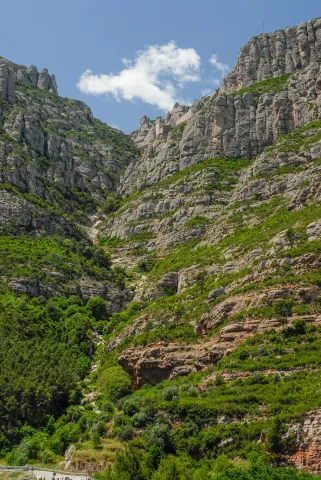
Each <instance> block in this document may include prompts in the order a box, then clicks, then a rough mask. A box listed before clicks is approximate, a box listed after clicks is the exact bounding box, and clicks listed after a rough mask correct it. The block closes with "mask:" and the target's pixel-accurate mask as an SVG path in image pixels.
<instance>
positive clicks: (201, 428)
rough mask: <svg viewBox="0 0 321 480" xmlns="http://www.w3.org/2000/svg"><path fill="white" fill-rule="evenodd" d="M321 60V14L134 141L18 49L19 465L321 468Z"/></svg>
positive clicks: (8, 335) (6, 332) (4, 184)
mask: <svg viewBox="0 0 321 480" xmlns="http://www.w3.org/2000/svg"><path fill="white" fill-rule="evenodd" d="M320 60H321V19H315V20H312V21H310V22H306V23H302V24H300V25H299V26H298V27H290V28H287V29H286V30H281V31H278V32H275V33H272V34H261V35H259V36H257V37H255V38H253V39H251V40H249V42H248V43H247V44H246V45H245V46H244V47H242V48H241V51H240V54H239V57H238V61H237V65H236V67H235V68H234V70H233V71H232V72H231V73H230V74H229V75H228V76H227V77H226V78H225V80H224V81H223V85H222V87H221V88H220V89H218V90H216V91H215V92H213V94H212V95H211V96H210V97H203V98H201V99H200V100H199V101H198V100H195V101H194V102H193V104H192V105H191V106H180V105H178V104H175V105H174V107H173V110H172V111H171V112H169V113H168V114H167V115H166V118H165V119H163V118H161V117H158V118H157V119H156V120H150V119H149V118H148V117H146V116H143V117H142V118H141V120H140V126H139V128H138V129H137V130H136V131H134V132H133V133H132V134H131V135H130V136H126V135H124V134H122V133H121V132H119V131H118V130H115V129H112V128H111V127H108V126H106V125H104V124H103V123H101V122H100V121H98V120H97V119H94V118H93V116H92V114H91V112H90V110H89V108H88V107H87V106H86V105H84V104H83V103H82V102H79V101H74V100H68V99H65V98H62V97H59V96H58V94H57V86H56V80H55V77H54V76H52V75H51V76H50V75H49V74H48V71H47V70H44V71H43V72H41V73H38V72H37V69H36V68H35V67H33V66H32V67H30V68H26V67H22V66H19V65H15V64H13V63H10V62H8V61H7V60H4V59H2V58H1V59H0V98H1V101H0V114H1V116H0V125H1V130H0V163H1V168H0V175H1V177H0V178H1V184H0V185H1V189H0V195H1V202H0V218H1V237H0V241H1V245H2V248H1V249H0V255H1V262H0V265H1V267H0V269H1V285H0V287H1V289H0V293H1V295H0V302H1V309H2V312H3V313H2V318H1V320H0V328H1V337H0V338H1V340H0V342H1V349H0V364H1V371H0V385H1V388H0V395H1V396H2V398H1V404H0V405H1V406H0V418H1V422H0V425H1V427H0V450H1V452H2V455H3V457H4V458H5V459H6V461H7V462H9V463H10V464H25V463H30V462H35V463H40V462H41V463H43V464H58V463H59V462H64V463H63V466H64V468H66V469H73V470H75V469H78V470H79V471H86V472H87V473H88V474H91V473H93V472H101V474H102V478H103V479H106V480H109V479H115V480H117V479H123V478H126V479H127V478H128V479H131V478H135V479H137V478H139V479H149V478H153V479H154V480H155V479H156V480H157V479H174V478H177V479H191V480H192V479H193V480H196V479H200V478H202V479H203V478H218V479H221V480H225V479H233V478H244V479H250V478H251V479H254V478H255V479H262V478H275V479H279V478H280V479H281V478H282V479H288V478H289V479H306V478H313V477H312V476H310V474H308V473H300V471H301V470H307V471H308V472H310V473H311V474H315V475H317V474H320V473H321V462H320V454H321V447H320V445H321V436H320V426H321V391H320V384H321V369H320V358H321V357H320V354H321V327H320V322H321V207H320V198H321V161H320V159H321V111H320V105H321V103H320V101H321V62H320ZM63 455H65V457H63ZM60 466H62V465H60ZM106 468H107V470H106ZM294 468H295V469H296V470H295V469H294ZM102 472H105V473H102Z"/></svg>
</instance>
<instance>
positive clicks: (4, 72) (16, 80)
mask: <svg viewBox="0 0 321 480" xmlns="http://www.w3.org/2000/svg"><path fill="white" fill-rule="evenodd" d="M20 85H21V86H23V87H27V88H32V89H37V88H38V89H39V90H44V91H47V92H50V93H53V94H55V95H58V89H57V83H56V77H55V75H50V74H49V73H48V70H47V69H46V68H45V69H43V70H42V72H40V73H39V72H38V70H37V68H36V67H35V66H34V65H31V66H30V67H29V68H27V67H24V66H22V65H16V64H14V63H12V62H9V61H8V60H6V59H5V58H3V57H0V98H2V99H3V100H6V101H8V102H10V103H14V102H15V90H16V87H17V86H20Z"/></svg>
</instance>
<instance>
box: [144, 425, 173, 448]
mask: <svg viewBox="0 0 321 480" xmlns="http://www.w3.org/2000/svg"><path fill="white" fill-rule="evenodd" d="M146 444H147V446H148V447H152V446H153V445H157V446H158V447H160V448H161V449H162V450H164V451H165V452H172V451H173V450H174V447H173V441H172V432H171V428H170V427H169V425H166V424H163V423H162V424H158V425H154V426H152V427H150V428H149V430H148V431H147V432H146Z"/></svg>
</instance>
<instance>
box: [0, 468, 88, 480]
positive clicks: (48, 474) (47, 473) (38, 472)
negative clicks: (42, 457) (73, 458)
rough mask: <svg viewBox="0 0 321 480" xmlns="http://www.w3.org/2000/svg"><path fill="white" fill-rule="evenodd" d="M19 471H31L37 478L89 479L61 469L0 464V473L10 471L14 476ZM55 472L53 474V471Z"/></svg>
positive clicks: (51, 479) (59, 479)
mask: <svg viewBox="0 0 321 480" xmlns="http://www.w3.org/2000/svg"><path fill="white" fill-rule="evenodd" d="M19 471H20V472H21V471H28V473H29V474H30V473H32V474H33V475H34V477H36V478H37V479H38V478H43V479H44V480H53V479H54V480H65V479H67V478H68V479H70V480H89V478H90V477H89V476H87V475H84V474H81V473H69V472H61V471H55V470H49V469H46V470H42V469H38V468H34V469H33V470H32V469H31V468H30V467H29V468H28V469H27V468H25V467H4V466H1V468H0V473H1V472H12V477H13V478H14V473H15V472H19ZM54 472H55V475H53V473H54Z"/></svg>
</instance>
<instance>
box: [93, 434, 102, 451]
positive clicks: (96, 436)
mask: <svg viewBox="0 0 321 480" xmlns="http://www.w3.org/2000/svg"><path fill="white" fill-rule="evenodd" d="M91 441H92V444H93V448H94V450H100V449H101V448H102V447H101V438H100V434H99V433H98V432H94V433H93V434H92V436H91Z"/></svg>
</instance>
